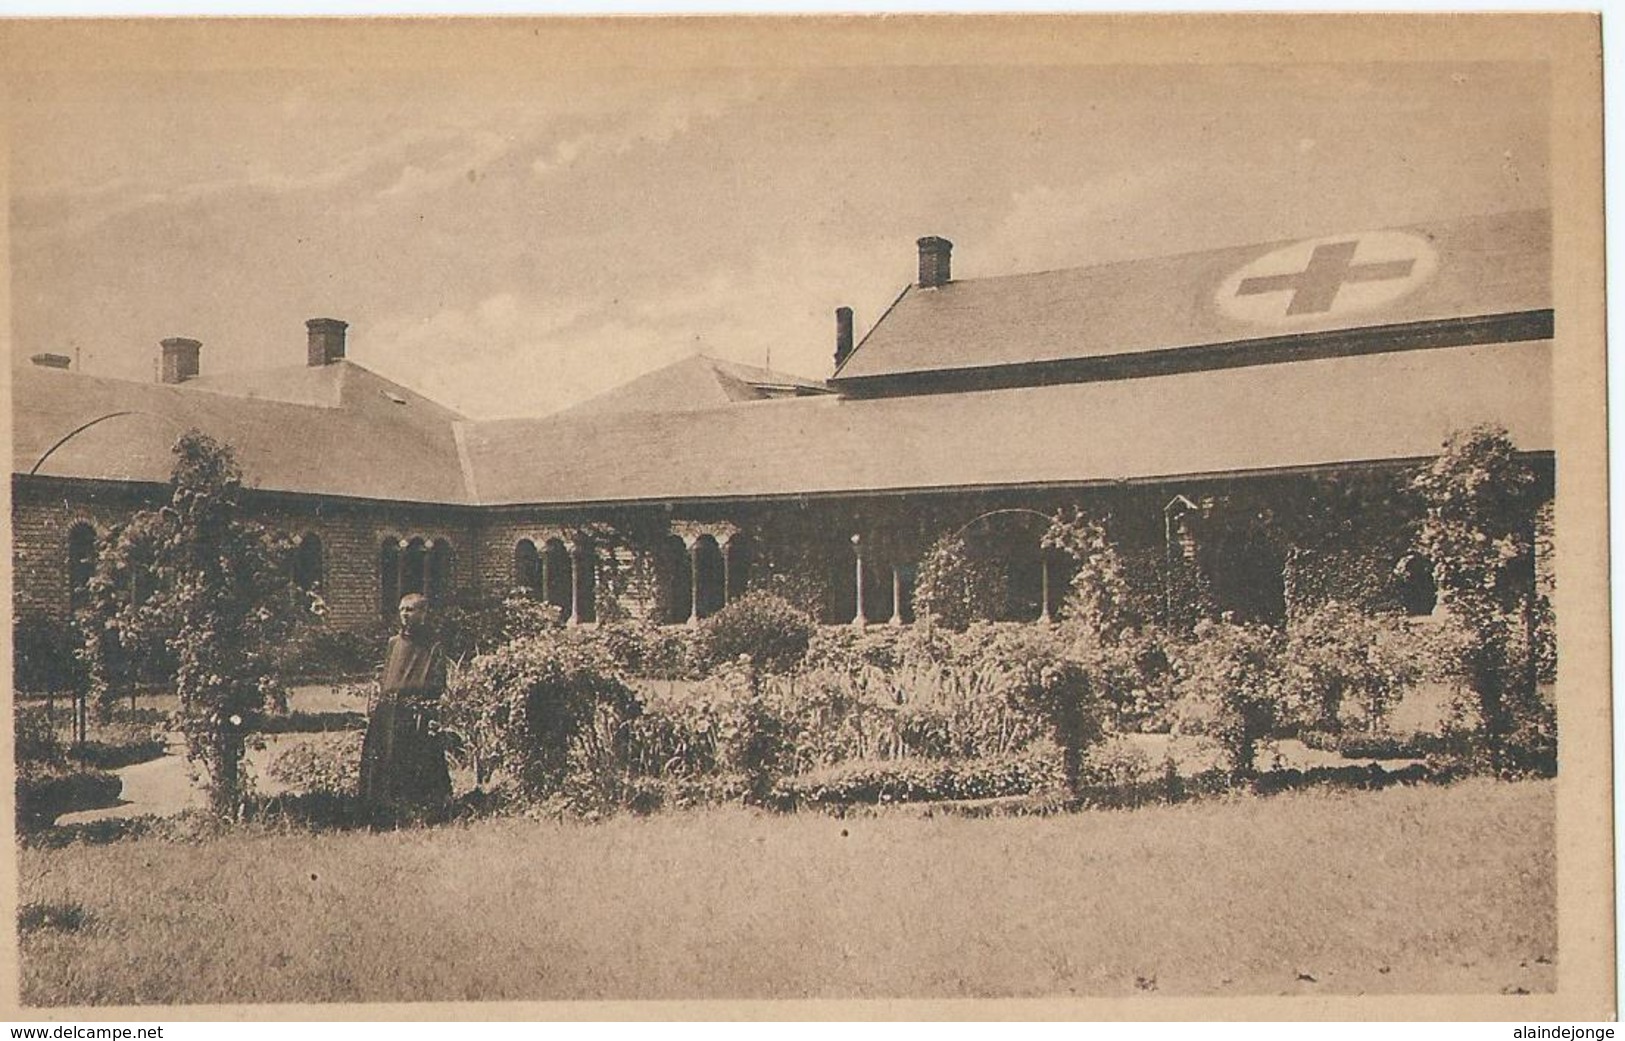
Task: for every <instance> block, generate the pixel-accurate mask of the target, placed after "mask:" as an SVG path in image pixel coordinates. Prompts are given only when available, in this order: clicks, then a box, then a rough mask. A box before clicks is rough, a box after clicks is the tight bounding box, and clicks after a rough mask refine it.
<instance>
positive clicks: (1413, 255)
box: [1213, 231, 1439, 325]
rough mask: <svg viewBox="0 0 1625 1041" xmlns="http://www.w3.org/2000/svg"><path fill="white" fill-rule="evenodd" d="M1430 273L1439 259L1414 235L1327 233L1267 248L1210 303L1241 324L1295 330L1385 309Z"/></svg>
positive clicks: (1391, 232) (1221, 289)
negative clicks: (1275, 248)
mask: <svg viewBox="0 0 1625 1041" xmlns="http://www.w3.org/2000/svg"><path fill="white" fill-rule="evenodd" d="M1438 270H1439V254H1438V253H1437V251H1435V250H1434V248H1433V244H1432V243H1430V242H1428V240H1427V239H1425V238H1423V237H1422V236H1420V235H1414V234H1411V233H1410V232H1405V231H1365V232H1359V233H1356V234H1353V235H1328V236H1326V237H1325V238H1319V239H1308V240H1305V241H1303V242H1294V243H1293V244H1292V245H1290V246H1283V247H1282V248H1280V249H1277V250H1272V251H1271V252H1269V253H1266V254H1264V255H1263V256H1261V257H1259V258H1258V259H1257V260H1254V261H1253V262H1252V263H1250V264H1248V265H1247V266H1246V267H1243V268H1241V269H1240V270H1239V271H1235V272H1233V273H1232V274H1231V275H1230V277H1228V278H1226V279H1225V280H1224V281H1223V282H1221V283H1220V284H1219V288H1218V290H1217V292H1215V293H1214V294H1213V302H1214V303H1215V304H1217V305H1218V308H1219V310H1220V311H1221V312H1223V313H1224V314H1226V315H1228V316H1229V317H1231V318H1238V319H1240V320H1241V321H1244V322H1256V323H1260V324H1263V325H1296V324H1301V323H1305V322H1314V321H1317V320H1324V319H1326V318H1335V317H1337V316H1339V315H1345V314H1355V313H1358V312H1362V311H1370V310H1374V309H1375V308H1378V307H1382V306H1383V305H1385V304H1391V303H1393V302H1394V301H1396V300H1398V299H1399V298H1400V297H1402V296H1405V295H1406V294H1408V293H1410V292H1411V291H1413V290H1415V289H1416V288H1417V287H1418V286H1420V285H1422V284H1423V283H1425V282H1427V281H1428V280H1429V279H1431V278H1432V277H1433V275H1434V272H1436V271H1438Z"/></svg>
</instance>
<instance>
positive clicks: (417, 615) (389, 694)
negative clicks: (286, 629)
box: [361, 593, 451, 814]
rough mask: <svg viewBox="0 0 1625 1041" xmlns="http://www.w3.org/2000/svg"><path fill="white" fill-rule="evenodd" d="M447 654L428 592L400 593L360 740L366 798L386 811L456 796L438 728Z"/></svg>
mask: <svg viewBox="0 0 1625 1041" xmlns="http://www.w3.org/2000/svg"><path fill="white" fill-rule="evenodd" d="M445 690H446V656H445V654H444V653H443V652H442V651H441V649H440V644H439V643H437V642H436V641H435V639H434V630H433V627H432V624H431V621H430V610H429V600H428V598H427V597H425V596H422V595H420V594H418V593H412V594H409V595H407V596H405V597H402V598H401V631H400V634H399V635H397V636H395V637H392V638H391V639H390V641H389V656H388V657H387V658H386V659H385V660H384V671H383V674H382V675H381V676H380V677H379V681H378V697H377V701H376V703H375V704H374V705H373V708H372V712H371V716H370V718H369V719H368V720H367V736H366V739H365V741H364V742H363V743H362V745H361V799H362V801H363V802H364V803H367V804H368V805H370V806H371V807H373V808H374V809H375V810H378V811H384V812H399V811H405V812H408V813H425V812H427V813H430V814H432V813H434V812H436V811H439V810H441V809H443V808H444V807H445V804H446V802H447V800H448V799H450V798H451V775H450V774H449V773H448V771H447V770H446V755H445V751H444V750H443V749H442V748H441V745H440V734H439V731H438V729H437V728H436V725H435V724H436V719H437V713H438V711H439V707H440V696H441V695H442V694H444V693H445Z"/></svg>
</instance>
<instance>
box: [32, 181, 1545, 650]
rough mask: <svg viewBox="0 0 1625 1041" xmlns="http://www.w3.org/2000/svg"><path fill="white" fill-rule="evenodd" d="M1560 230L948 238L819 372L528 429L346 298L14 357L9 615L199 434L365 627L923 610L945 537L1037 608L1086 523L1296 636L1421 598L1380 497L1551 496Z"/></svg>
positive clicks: (60, 603)
mask: <svg viewBox="0 0 1625 1041" xmlns="http://www.w3.org/2000/svg"><path fill="white" fill-rule="evenodd" d="M1550 235H1551V232H1550V226H1549V218H1548V215H1547V214H1545V213H1544V212H1520V213H1508V214H1498V215H1490V216H1483V217H1476V218H1467V219H1456V220H1449V221H1442V222H1439V223H1436V224H1430V225H1426V226H1417V227H1408V228H1398V229H1388V230H1378V231H1364V232H1357V233H1348V234H1339V235H1330V236H1327V237H1324V238H1319V239H1314V240H1308V241H1299V242H1277V243H1267V244H1261V245H1251V246H1241V247H1234V248H1229V249H1221V250H1213V251H1207V252H1202V253H1195V254H1188V255H1182V256H1174V257H1166V258H1159V259H1151V260H1141V261H1133V262H1127V263H1116V264H1109V265H1100V266H1093V267H1083V268H1075V269H1068V270H1061V271H1051V272H1043V273H1036V274H1012V275H1007V276H1000V277H989V278H977V279H969V280H956V279H954V278H953V277H952V272H951V260H952V248H953V247H952V245H951V244H950V243H949V242H948V241H946V240H945V239H942V238H937V237H927V238H923V239H920V240H919V243H918V251H919V253H918V261H919V268H918V273H917V277H916V279H915V281H914V282H913V283H912V284H910V285H908V286H907V287H906V288H905V289H903V291H902V292H901V294H900V295H899V296H898V297H897V298H896V300H895V302H894V303H893V304H892V305H891V307H890V308H889V309H888V310H887V311H886V312H885V314H884V315H882V316H881V317H880V318H879V319H878V320H877V321H875V322H874V324H873V326H872V327H871V328H870V330H869V332H868V333H867V335H866V336H864V337H863V338H862V340H861V341H856V340H855V338H854V334H853V332H854V317H853V315H852V313H851V311H850V310H848V309H846V308H842V309H839V310H838V311H837V312H836V315H835V319H836V320H835V352H834V366H833V371H832V373H831V375H830V376H829V378H828V379H826V380H823V381H817V380H807V379H801V378H798V377H792V376H787V375H783V374H779V373H774V372H770V371H766V370H763V369H757V368H752V367H749V366H744V365H739V364H734V363H731V362H724V361H719V360H715V359H711V358H706V357H699V356H696V357H692V358H689V359H686V360H684V361H681V362H679V363H677V364H675V365H672V366H669V367H667V368H665V369H662V370H659V371H656V372H653V373H650V374H647V375H645V376H643V377H640V378H639V379H637V380H634V381H632V382H631V383H628V384H626V385H624V386H622V387H620V388H617V389H615V390H612V391H610V392H608V393H606V394H604V395H601V396H600V397H598V398H595V399H593V400H590V401H587V402H584V403H582V404H579V405H577V406H575V407H573V408H570V409H567V410H565V411H562V412H558V413H554V414H551V415H546V416H540V417H535V418H517V419H497V420H474V419H469V418H467V417H464V416H461V415H459V414H457V413H456V412H454V411H453V410H451V409H448V408H446V407H444V406H442V405H439V404H437V403H436V402H434V401H431V400H429V399H427V398H425V397H423V396H422V395H420V394H417V393H415V392H413V391H411V390H409V389H407V388H405V387H403V386H401V385H399V384H396V383H394V382H392V381H390V380H388V379H385V378H384V377H382V376H380V375H378V374H376V373H374V372H371V371H369V370H368V369H366V368H365V367H363V366H361V365H359V364H357V363H355V362H353V361H351V360H349V359H348V358H346V356H345V335H346V325H345V323H344V322H342V321H338V320H334V319H328V318H317V319H312V320H310V321H308V322H307V323H306V329H305V335H304V337H303V343H302V344H299V343H298V342H297V341H295V343H293V344H290V353H295V351H302V352H303V356H302V357H301V358H298V362H297V363H293V364H290V365H288V366H286V367H282V368H276V369H268V370H261V371H250V372H238V373H230V372H218V373H217V372H210V371H208V367H207V365H206V358H207V349H206V347H205V346H204V345H202V344H200V343H199V342H197V341H196V340H191V339H186V338H173V339H167V340H164V341H163V342H162V343H161V344H160V345H158V351H157V359H156V361H157V378H156V379H154V380H153V381H151V382H148V383H142V382H134V381H124V380H114V379H107V378H102V377H97V376H90V375H86V374H83V373H80V372H77V371H74V370H73V369H72V367H71V366H69V365H68V364H67V363H66V359H63V358H60V357H58V356H55V355H37V356H35V358H34V359H33V362H32V363H31V364H25V365H20V366H16V367H14V370H13V373H12V381H13V382H12V408H13V464H12V472H13V477H12V496H13V507H12V510H13V512H12V520H13V529H12V530H13V541H12V552H13V564H14V576H15V582H14V596H15V606H16V609H17V612H18V613H19V615H26V614H30V613H33V614H38V615H46V616H53V617H64V616H66V615H67V614H68V613H69V612H70V611H71V609H72V608H73V606H74V605H75V603H76V598H77V596H78V591H79V590H80V589H82V588H83V586H84V584H85V582H86V581H87V579H88V577H89V573H90V568H91V566H92V564H93V560H94V552H95V545H96V539H97V538H98V537H100V536H102V535H105V534H106V533H107V531H108V530H109V529H110V527H111V526H112V525H114V524H115V523H116V522H118V521H119V520H120V519H121V518H123V517H126V516H128V515H129V514H130V513H131V512H132V511H135V510H137V509H140V508H144V507H147V506H151V505H155V504H157V503H159V502H161V501H162V500H163V499H164V498H165V497H166V495H167V487H166V485H167V481H168V477H169V469H170V464H171V455H170V447H171V445H172V444H173V443H174V441H175V439H176V437H177V435H178V434H180V433H181V432H182V431H184V430H186V429H189V428H198V429H201V430H203V431H205V432H207V433H209V434H211V435H213V436H214V437H216V438H218V439H220V440H222V441H224V442H226V443H228V444H230V445H231V446H232V447H233V448H234V449H235V450H236V452H237V455H238V458H239V460H240V462H241V463H242V464H243V466H244V469H245V471H246V473H247V475H248V478H249V483H250V485H251V488H250V489H249V490H248V491H247V492H246V493H245V495H246V498H247V502H248V503H249V506H250V509H251V510H252V512H253V515H254V516H255V518H256V519H258V520H260V521H262V522H264V523H266V524H269V525H272V526H275V527H277V528H279V529H282V530H284V531H286V532H288V533H290V534H293V535H296V536H297V537H298V539H299V550H298V555H297V561H296V572H297V577H298V580H299V581H300V582H302V583H304V584H306V585H308V586H310V587H312V588H319V590H320V591H321V594H322V596H323V598H324V599H325V601H326V603H327V604H328V607H329V612H330V619H331V621H332V623H333V624H337V625H342V626H348V627H363V626H369V625H372V624H375V623H376V622H377V621H378V620H379V619H380V618H384V617H387V616H388V615H389V614H390V613H392V611H393V606H394V604H395V602H396V601H397V600H398V598H399V597H400V596H401V595H402V594H404V593H406V592H414V591H422V592H427V593H429V594H430V595H432V596H435V597H438V598H441V599H457V598H466V599H477V598H490V597H495V596H499V595H502V594H504V593H506V592H509V591H511V590H513V589H515V588H524V589H528V590H530V591H531V592H532V594H533V595H535V596H536V597H538V598H541V599H543V600H545V601H547V602H550V603H552V604H553V605H555V606H556V607H557V608H558V610H559V613H560V616H561V617H562V618H563V619H565V620H567V621H568V622H569V623H571V624H590V623H593V622H594V621H597V620H601V619H606V618H611V617H622V616H632V617H642V618H647V619H650V620H653V621H656V622H660V623H669V624H684V623H689V622H692V621H696V620H698V619H700V618H702V617H704V616H706V615H708V614H710V613H712V612H714V611H716V610H718V609H720V608H721V607H722V606H723V605H724V604H726V603H727V602H728V601H729V600H730V599H732V598H734V597H737V596H739V595H740V594H741V593H742V592H743V591H745V590H747V589H750V588H774V589H778V590H780V591H782V592H784V593H785V594H786V595H789V596H791V597H792V598H794V599H797V600H798V601H799V602H802V603H803V604H805V605H807V606H808V607H809V608H810V609H812V610H814V611H816V612H817V614H818V615H819V616H820V618H821V619H822V620H823V621H826V622H831V623H843V622H857V623H860V624H863V623H896V624H906V623H908V622H910V621H911V620H912V618H913V605H912V595H913V588H914V583H915V580H916V577H917V566H918V564H919V561H920V560H921V557H922V555H923V554H924V553H925V551H926V548H927V547H928V546H929V545H930V544H931V543H932V542H933V541H934V540H936V539H937V538H939V537H940V536H942V535H944V534H947V533H952V532H960V533H962V534H963V535H964V537H965V538H966V540H967V545H969V546H970V547H971V548H972V551H973V552H976V553H981V554H983V555H985V556H986V557H987V559H988V561H989V562H990V566H992V567H993V568H995V569H996V570H997V571H998V573H999V575H1000V578H1001V585H1000V589H1001V593H1000V601H999V604H998V605H997V606H996V607H995V608H994V611H993V613H995V614H996V615H998V616H999V617H1004V618H1010V619H1020V618H1027V619H1040V618H1046V617H1051V616H1053V614H1054V612H1055V610H1056V608H1057V605H1058V603H1059V600H1060V597H1061V595H1062V592H1063V589H1064V584H1065V580H1066V576H1067V568H1068V566H1069V562H1067V561H1065V560H1060V559H1056V558H1055V557H1054V556H1053V554H1051V553H1049V552H1047V551H1045V550H1044V549H1043V548H1042V547H1041V545H1040V536H1041V535H1042V532H1043V529H1044V527H1045V525H1046V523H1047V522H1046V521H1045V519H1044V518H1045V517H1047V516H1049V515H1052V514H1054V513H1055V512H1056V511H1058V510H1065V509H1071V508H1073V507H1078V508H1082V509H1084V510H1085V511H1087V512H1088V513H1090V514H1092V515H1095V516H1099V517H1104V518H1107V519H1108V523H1109V529H1110V531H1111V533H1112V537H1113V538H1114V539H1115V540H1116V541H1118V543H1119V544H1120V545H1121V547H1122V548H1123V550H1124V554H1125V557H1126V558H1127V559H1129V560H1130V561H1131V562H1134V563H1135V566H1136V567H1138V568H1140V573H1141V574H1142V577H1143V578H1144V581H1145V582H1146V583H1147V584H1148V586H1150V587H1155V588H1158V589H1160V590H1161V594H1160V595H1163V596H1165V597H1166V599H1167V600H1168V602H1169V604H1170V609H1171V605H1172V603H1173V601H1174V599H1175V592H1176V590H1175V586H1176V585H1177V584H1178V582H1180V581H1183V580H1184V579H1189V580H1190V581H1191V582H1194V583H1196V584H1198V585H1200V586H1201V587H1202V588H1203V589H1204V590H1205V591H1206V592H1205V594H1204V595H1206V596H1207V597H1208V598H1209V602H1210V604H1211V606H1212V607H1213V608H1214V609H1217V610H1225V611H1231V612H1234V613H1237V614H1239V615H1242V616H1246V617H1255V618H1261V619H1266V620H1279V619H1281V618H1283V617H1284V616H1285V615H1286V614H1287V613H1288V612H1289V611H1290V610H1291V609H1292V604H1293V603H1294V602H1296V601H1298V600H1301V599H1302V598H1305V597H1313V596H1315V595H1317V593H1316V591H1317V590H1320V591H1321V593H1320V594H1319V595H1327V594H1326V591H1328V590H1335V591H1337V592H1338V593H1339V594H1340V595H1358V596H1359V597H1362V598H1364V599H1368V600H1376V601H1383V602H1386V603H1389V604H1393V605H1398V606H1402V607H1405V608H1406V609H1408V610H1411V611H1413V612H1417V613H1426V612H1427V611H1428V610H1431V608H1432V606H1433V598H1432V593H1431V589H1430V585H1431V583H1430V578H1429V574H1428V570H1429V569H1428V566H1427V564H1426V562H1425V561H1418V560H1416V559H1415V558H1414V556H1413V555H1412V554H1410V553H1409V550H1408V541H1407V535H1406V525H1407V524H1408V523H1409V522H1410V520H1412V519H1414V518H1413V517H1410V516H1408V515H1407V514H1406V507H1404V506H1403V505H1402V504H1395V503H1394V502H1393V501H1392V497H1391V496H1389V497H1388V498H1383V495H1386V494H1387V493H1386V492H1382V493H1379V492H1376V491H1373V490H1372V489H1380V488H1389V489H1391V488H1392V487H1393V483H1394V481H1393V479H1394V478H1395V476H1396V475H1398V474H1402V473H1403V472H1405V471H1406V470H1407V469H1409V468H1411V467H1414V466H1415V465H1416V464H1417V463H1418V462H1419V461H1421V460H1424V459H1426V458H1428V457H1430V456H1432V455H1435V454H1436V453H1437V452H1438V451H1439V449H1440V447H1441V445H1442V443H1443V442H1444V440H1445V438H1446V437H1447V436H1448V435H1449V434H1450V433H1451V432H1452V431H1454V430H1458V429H1462V428H1465V427H1470V426H1473V425H1477V424H1482V423H1492V424H1496V425H1498V426H1501V427H1503V428H1505V429H1506V430H1507V431H1508V432H1509V433H1510V435H1511V437H1512V440H1513V442H1514V443H1515V444H1516V445H1517V446H1518V447H1519V449H1520V450H1521V451H1522V452H1524V453H1525V454H1526V455H1527V457H1528V458H1529V459H1530V460H1531V461H1532V462H1534V463H1535V464H1536V467H1537V470H1538V472H1540V473H1541V474H1542V476H1543V480H1544V481H1545V482H1546V488H1547V495H1548V498H1549V497H1550V495H1551V488H1552V484H1553V482H1554V481H1555V461H1554V458H1553V451H1552V419H1551V411H1552V403H1551V361H1552V353H1553V351H1554V350H1559V349H1562V344H1561V340H1560V338H1559V337H1557V335H1556V329H1555V327H1554V316H1553V311H1552V307H1551V290H1550ZM290 361H292V359H290ZM1339 501H1342V502H1344V503H1345V505H1346V507H1347V509H1346V513H1347V516H1344V517H1343V519H1342V521H1340V522H1339V521H1336V520H1335V519H1334V520H1333V521H1326V520H1325V519H1324V515H1325V513H1326V509H1327V507H1326V504H1327V503H1328V502H1331V503H1334V504H1335V503H1337V502H1339ZM1379 506H1380V513H1381V515H1380V516H1379V515H1378V512H1374V511H1378V510H1379ZM1362 511H1364V512H1363V513H1362ZM1334 512H1335V511H1334ZM1311 513H1313V514H1314V517H1313V518H1311V517H1310V516H1309V515H1310V514H1311ZM1350 517H1352V518H1354V519H1353V521H1352V522H1350V520H1349V518H1350ZM1311 520H1314V522H1315V523H1314V524H1311V523H1310V522H1311ZM1549 521H1550V511H1549V508H1548V510H1547V511H1546V512H1545V513H1544V514H1543V520H1542V523H1543V525H1545V526H1546V527H1547V529H1548V530H1547V531H1546V532H1545V533H1544V534H1545V540H1544V541H1543V544H1545V542H1549V534H1550V532H1549ZM1339 523H1341V525H1342V526H1341V527H1338V524H1339ZM1315 524H1319V525H1320V526H1319V527H1318V528H1317V527H1316V526H1315ZM1283 533H1284V534H1283ZM1356 560H1359V561H1362V562H1363V566H1361V567H1353V566H1351V564H1352V562H1354V561H1356ZM1181 576H1183V579H1182V578H1181ZM1159 584H1160V585H1159Z"/></svg>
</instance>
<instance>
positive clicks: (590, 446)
mask: <svg viewBox="0 0 1625 1041" xmlns="http://www.w3.org/2000/svg"><path fill="white" fill-rule="evenodd" d="M1551 352H1552V344H1551V342H1550V341H1532V342H1521V343H1497V344H1486V345H1479V346H1466V347H1450V348H1440V349H1434V350H1417V351H1403V352H1394V353H1384V354H1372V355H1362V356H1356V357H1341V358H1324V359H1317V360H1311V361H1301V362H1294V363H1291V364H1279V365H1258V366H1251V367H1247V368H1233V369H1219V370H1210V371H1200V372H1189V373H1179V374H1173V375H1162V376H1151V377H1144V378H1140V379H1124V380H1113V381H1106V382H1095V383H1072V384H1058V385H1052V386H1039V387H1023V388H1015V389H1007V390H989V391H978V392H972V393H963V394H954V395H927V396H918V397H890V398H874V399H861V398H834V397H820V398H809V399H800V400H787V401H763V402H756V403H752V404H744V405H734V406H731V407H726V408H711V409H705V410H699V411H690V412H671V413H649V414H644V415H639V416H635V417H629V416H624V415H622V416H617V415H608V414H603V415H575V416H556V417H551V418H544V419H509V420H494V421H489V422H481V423H467V424H461V425H460V426H461V428H462V433H463V440H464V444H465V447H466V450H467V453H468V459H469V463H470V466H471V469H472V473H473V476H474V480H475V482H476V484H477V486H478V488H479V491H480V498H481V501H482V502H484V503H488V504H504V503H506V504H519V503H594V502H612V501H629V500H660V499H676V500H683V499H697V498H712V497H719V498H727V497H738V496H794V495H802V494H820V493H842V492H855V493H868V492H884V491H902V490H914V489H931V488H940V489H948V488H964V487H972V486H977V485H1019V484H1043V483H1063V484H1083V483H1095V482H1115V481H1124V480H1136V479H1150V478H1165V477H1180V476H1191V475H1199V474H1230V473H1241V472H1247V471H1259V470H1275V469H1293V468H1303V467H1317V466H1326V465H1334V464H1341V463H1348V462H1361V461H1385V460H1410V459H1420V458H1424V457H1427V456H1429V455H1433V454H1436V453H1437V452H1438V451H1439V449H1440V447H1441V445H1442V444H1443V442H1444V439H1445V438H1446V436H1447V435H1448V434H1449V433H1450V432H1451V431H1452V430H1455V429H1458V428H1460V427H1464V426H1470V425H1473V424H1477V423H1482V422H1496V423H1500V424H1501V425H1503V426H1505V427H1507V429H1508V430H1509V432H1510V433H1511V435H1512V438H1513V440H1514V442H1515V443H1516V444H1517V445H1518V446H1519V447H1520V448H1522V449H1525V450H1531V451H1541V450H1550V448H1551V446H1552V432H1551ZM538 445H546V446H547V451H545V452H538V451H537V446H538Z"/></svg>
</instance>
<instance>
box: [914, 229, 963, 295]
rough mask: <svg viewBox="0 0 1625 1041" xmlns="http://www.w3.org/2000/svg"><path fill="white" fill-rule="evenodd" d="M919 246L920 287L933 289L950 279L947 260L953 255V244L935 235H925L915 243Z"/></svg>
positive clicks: (945, 283) (943, 284)
mask: <svg viewBox="0 0 1625 1041" xmlns="http://www.w3.org/2000/svg"><path fill="white" fill-rule="evenodd" d="M916 245H918V246H919V247H920V288H921V289H935V288H936V287H937V286H945V285H947V284H948V283H949V281H951V280H952V276H951V275H950V274H949V273H948V262H949V259H950V258H951V257H952V256H953V251H954V244H953V243H952V242H949V241H948V240H947V239H940V238H938V237H937V236H935V235H927V236H926V237H925V238H923V239H921V240H920V241H919V242H918V243H916Z"/></svg>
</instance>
